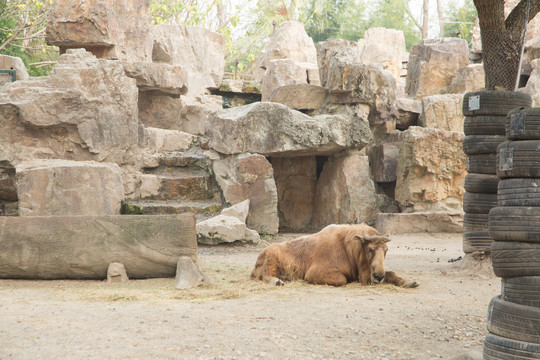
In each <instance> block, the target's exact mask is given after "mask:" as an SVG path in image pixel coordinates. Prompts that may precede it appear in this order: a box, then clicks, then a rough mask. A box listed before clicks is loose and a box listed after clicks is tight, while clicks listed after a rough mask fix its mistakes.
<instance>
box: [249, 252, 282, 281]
mask: <svg viewBox="0 0 540 360" xmlns="http://www.w3.org/2000/svg"><path fill="white" fill-rule="evenodd" d="M278 276H279V260H278V257H277V256H276V255H275V254H274V253H273V252H272V251H271V250H269V249H264V250H263V252H262V253H261V254H260V255H259V257H258V258H257V262H256V263H255V267H254V268H253V271H252V272H251V279H253V280H262V281H266V282H268V283H270V284H272V285H276V286H279V285H283V284H284V283H283V281H282V280H281V279H280V278H279V277H278Z"/></svg>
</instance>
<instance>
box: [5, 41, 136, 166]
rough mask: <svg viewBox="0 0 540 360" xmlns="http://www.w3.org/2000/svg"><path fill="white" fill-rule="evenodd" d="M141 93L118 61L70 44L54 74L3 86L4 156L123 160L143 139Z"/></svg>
mask: <svg viewBox="0 0 540 360" xmlns="http://www.w3.org/2000/svg"><path fill="white" fill-rule="evenodd" d="M97 74H99V76H97ZM137 96H138V90H137V86H136V84H135V80H133V79H130V78H129V77H127V76H126V75H125V72H124V69H123V68H122V66H121V65H120V63H119V62H117V61H110V60H98V59H96V57H95V56H93V55H92V54H91V53H89V52H87V51H85V50H84V49H71V50H68V51H67V53H66V54H64V55H62V56H60V59H59V60H58V63H57V64H56V66H55V67H54V69H53V71H52V73H51V76H48V77H42V78H31V79H30V80H27V81H16V82H14V83H10V84H6V85H4V86H3V87H2V88H0V128H1V131H0V143H2V144H9V145H3V146H1V147H0V159H2V160H7V161H10V162H13V163H17V162H20V161H21V160H26V159H31V158H60V159H62V158H66V159H73V160H99V161H101V160H107V161H112V162H117V163H121V162H122V161H123V157H124V155H125V153H126V152H127V150H128V149H129V148H130V147H131V146H133V145H136V144H137V141H138V118H137Z"/></svg>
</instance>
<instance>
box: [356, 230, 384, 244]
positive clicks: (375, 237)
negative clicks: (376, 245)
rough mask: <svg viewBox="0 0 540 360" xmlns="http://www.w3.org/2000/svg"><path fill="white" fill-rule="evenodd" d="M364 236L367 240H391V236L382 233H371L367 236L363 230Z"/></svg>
mask: <svg viewBox="0 0 540 360" xmlns="http://www.w3.org/2000/svg"><path fill="white" fill-rule="evenodd" d="M362 237H363V238H364V239H365V240H366V241H375V240H382V241H383V242H385V243H386V242H389V241H390V238H389V237H386V236H382V235H370V236H366V234H364V232H363V231H362Z"/></svg>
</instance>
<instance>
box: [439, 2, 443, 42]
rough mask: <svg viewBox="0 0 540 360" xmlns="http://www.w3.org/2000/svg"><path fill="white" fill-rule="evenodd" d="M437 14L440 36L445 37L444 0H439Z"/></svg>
mask: <svg viewBox="0 0 540 360" xmlns="http://www.w3.org/2000/svg"><path fill="white" fill-rule="evenodd" d="M437 15H438V17H439V37H441V38H443V37H444V9H443V4H442V0H437Z"/></svg>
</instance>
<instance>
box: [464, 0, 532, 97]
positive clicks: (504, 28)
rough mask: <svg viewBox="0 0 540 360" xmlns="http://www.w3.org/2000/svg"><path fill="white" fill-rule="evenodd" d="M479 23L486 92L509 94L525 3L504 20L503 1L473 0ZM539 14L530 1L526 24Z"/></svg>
mask: <svg viewBox="0 0 540 360" xmlns="http://www.w3.org/2000/svg"><path fill="white" fill-rule="evenodd" d="M474 5H475V6H476V10H477V11H478V19H479V22H480V33H481V38H482V52H483V57H484V73H485V78H486V80H485V85H486V89H488V90H493V89H500V88H502V89H507V90H513V89H514V85H515V82H516V78H517V72H518V67H519V56H520V49H521V37H522V34H523V29H524V26H525V10H526V7H527V0H521V1H520V2H519V4H518V5H517V6H516V7H515V9H514V10H513V11H512V12H511V13H510V14H509V15H508V18H507V19H506V20H505V18H504V0H474ZM539 11H540V1H535V0H531V8H530V15H529V21H530V20H531V19H532V18H533V17H534V16H535V15H536V14H537V13H538V12H539Z"/></svg>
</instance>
